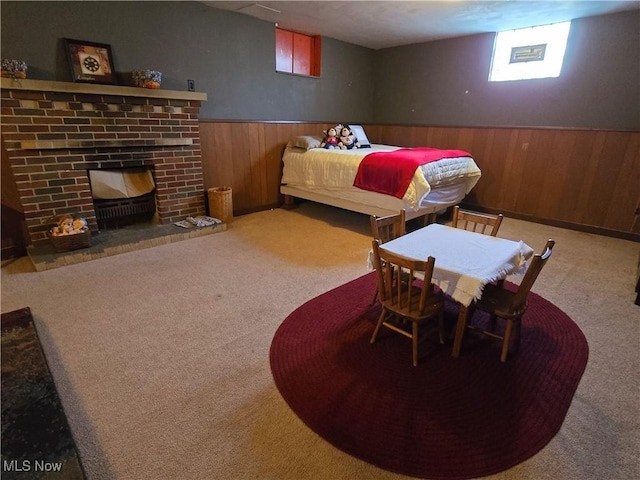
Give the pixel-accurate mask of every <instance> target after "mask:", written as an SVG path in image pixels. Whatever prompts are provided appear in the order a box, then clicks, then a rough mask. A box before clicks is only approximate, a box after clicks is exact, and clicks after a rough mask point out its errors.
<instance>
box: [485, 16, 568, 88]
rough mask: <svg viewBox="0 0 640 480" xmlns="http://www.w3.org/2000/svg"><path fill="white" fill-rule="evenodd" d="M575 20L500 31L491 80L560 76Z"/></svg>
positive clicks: (492, 61) (494, 50) (495, 45)
mask: <svg viewBox="0 0 640 480" xmlns="http://www.w3.org/2000/svg"><path fill="white" fill-rule="evenodd" d="M570 27H571V22H562V23H553V24H550V25H542V26H538V27H530V28H520V29H518V30H508V31H505V32H498V33H497V34H496V39H495V42H494V45H493V58H492V60H491V71H490V73H489V81H490V82H502V81H508V80H526V79H529V78H550V77H558V76H560V70H561V69H562V61H563V60H564V52H565V49H566V46H567V39H568V37H569V28H570Z"/></svg>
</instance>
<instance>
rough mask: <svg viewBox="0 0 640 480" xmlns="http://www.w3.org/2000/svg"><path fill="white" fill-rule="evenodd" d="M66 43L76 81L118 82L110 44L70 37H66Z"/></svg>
mask: <svg viewBox="0 0 640 480" xmlns="http://www.w3.org/2000/svg"><path fill="white" fill-rule="evenodd" d="M64 45H65V49H66V51H67V57H68V59H69V67H70V69H71V79H72V80H73V81H74V82H86V83H105V84H115V83H116V80H115V72H114V69H113V55H112V54H111V46H110V45H106V44H104V43H94V42H86V41H83V40H72V39H70V38H65V39H64Z"/></svg>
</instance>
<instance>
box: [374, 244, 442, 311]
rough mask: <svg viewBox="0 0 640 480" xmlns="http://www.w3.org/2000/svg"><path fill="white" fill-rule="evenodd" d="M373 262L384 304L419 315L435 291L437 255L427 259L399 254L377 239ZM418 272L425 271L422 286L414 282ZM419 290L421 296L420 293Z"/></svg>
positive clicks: (381, 299)
mask: <svg viewBox="0 0 640 480" xmlns="http://www.w3.org/2000/svg"><path fill="white" fill-rule="evenodd" d="M372 246H373V261H374V265H375V268H376V273H377V275H378V295H379V296H380V301H381V302H382V304H383V305H384V306H385V307H386V308H388V309H390V310H393V311H398V310H402V311H403V314H405V315H408V316H419V315H421V314H422V313H423V312H424V311H425V307H426V306H427V299H428V298H429V296H430V295H431V293H432V292H433V285H432V284H431V276H432V275H433V267H434V265H435V262H436V260H435V258H433V257H429V258H427V260H426V261H424V260H422V261H421V260H414V259H411V258H407V257H403V256H402V255H396V254H394V253H391V252H389V251H388V250H385V249H384V248H383V247H381V246H380V241H379V240H373V242H372ZM416 273H421V275H420V277H422V276H424V279H423V278H420V280H421V281H422V285H421V286H417V285H416V284H414V282H413V280H414V279H415V278H416ZM418 292H419V293H420V295H418Z"/></svg>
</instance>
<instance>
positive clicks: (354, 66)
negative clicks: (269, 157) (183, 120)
mask: <svg viewBox="0 0 640 480" xmlns="http://www.w3.org/2000/svg"><path fill="white" fill-rule="evenodd" d="M1 13H2V43H1V48H2V58H17V59H21V60H25V61H26V62H27V64H28V65H29V70H28V72H27V73H28V77H29V78H32V79H39V80H58V81H70V80H71V76H70V73H69V67H68V62H67V58H66V54H65V50H64V44H63V40H62V39H63V38H64V37H67V38H73V39H79V40H87V41H93V42H98V43H106V44H109V45H111V49H112V52H113V57H114V66H115V69H116V71H117V72H121V73H122V75H121V77H122V78H121V79H120V81H119V83H120V84H121V85H125V84H128V85H130V84H131V83H130V74H129V73H128V72H131V71H132V70H137V69H147V68H149V69H153V70H159V71H161V72H162V74H163V76H162V88H165V89H170V90H186V89H187V79H193V80H195V82H196V90H197V91H201V92H206V93H207V94H208V101H207V102H205V103H204V104H203V108H202V110H201V115H200V116H201V118H216V119H242V120H306V121H345V122H347V121H349V122H362V123H364V122H367V121H370V120H371V119H372V118H373V104H372V102H371V99H372V98H373V88H374V85H373V71H372V68H373V54H374V53H375V52H374V51H373V50H370V49H367V48H363V47H359V46H356V45H351V44H348V43H344V42H340V41H337V40H334V39H331V38H323V39H322V76H321V77H320V78H309V77H303V76H297V75H287V74H282V73H276V71H275V31H274V25H273V24H271V23H268V22H264V21H261V20H257V19H253V18H251V17H248V16H246V15H241V14H237V13H233V12H228V11H224V10H217V9H214V8H210V7H207V6H205V5H202V4H200V3H197V2H8V1H2V10H1Z"/></svg>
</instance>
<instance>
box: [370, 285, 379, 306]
mask: <svg viewBox="0 0 640 480" xmlns="http://www.w3.org/2000/svg"><path fill="white" fill-rule="evenodd" d="M377 299H378V287H376V289H375V290H374V291H373V299H372V300H371V306H372V307H373V306H374V305H375V304H376V300H377Z"/></svg>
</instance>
